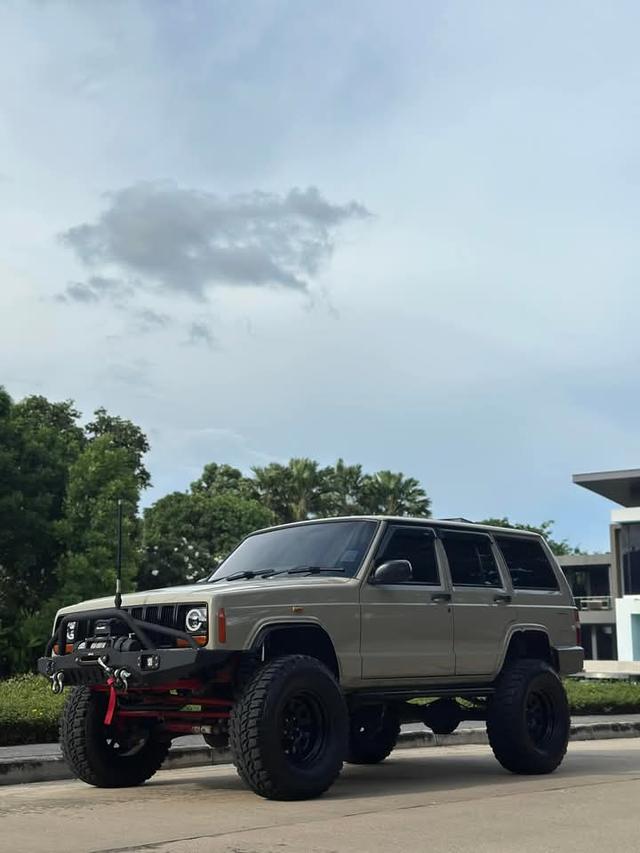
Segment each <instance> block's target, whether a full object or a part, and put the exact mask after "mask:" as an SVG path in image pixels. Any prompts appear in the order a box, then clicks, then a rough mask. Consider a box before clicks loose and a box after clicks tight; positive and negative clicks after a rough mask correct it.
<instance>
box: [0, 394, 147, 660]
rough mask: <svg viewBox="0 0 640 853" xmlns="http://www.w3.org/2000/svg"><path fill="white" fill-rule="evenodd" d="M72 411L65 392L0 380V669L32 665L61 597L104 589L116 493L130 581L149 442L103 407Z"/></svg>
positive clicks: (109, 577)
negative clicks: (83, 415)
mask: <svg viewBox="0 0 640 853" xmlns="http://www.w3.org/2000/svg"><path fill="white" fill-rule="evenodd" d="M79 418H80V413H79V412H78V411H77V410H76V409H75V408H74V406H73V404H72V403H71V402H70V401H64V402H60V403H56V402H50V401H49V400H46V399H45V398H44V397H38V396H33V397H26V398H25V399H24V400H22V401H20V402H19V403H14V402H13V401H12V400H11V398H10V397H9V395H8V394H7V393H6V392H5V391H4V390H3V389H1V388H0V673H2V672H16V671H21V670H24V669H28V668H30V667H32V666H33V664H34V662H35V658H36V657H37V655H38V654H39V653H40V652H41V650H42V648H43V646H44V643H45V641H46V639H47V637H48V636H49V633H50V630H51V625H52V622H53V618H54V615H55V611H56V610H57V608H58V606H59V605H60V604H62V603H69V602H71V601H74V600H78V599H82V598H87V597H91V596H95V595H100V594H103V593H105V592H111V591H112V589H113V586H114V581H113V576H114V563H115V557H114V543H115V518H116V500H117V498H120V497H122V498H123V499H124V500H125V507H126V512H125V543H127V544H128V545H129V550H128V553H127V554H126V555H125V556H126V557H127V559H126V560H125V574H127V573H128V578H129V580H130V586H131V583H133V578H134V576H135V573H136V557H137V548H136V541H137V539H139V524H140V522H139V520H138V518H137V506H138V499H139V493H140V488H141V487H142V486H143V485H144V484H145V483H146V482H148V473H147V472H146V470H145V469H144V465H143V463H142V456H143V454H144V452H145V451H146V449H147V448H148V444H147V442H146V438H145V436H144V434H143V433H142V432H141V431H140V429H139V428H138V427H136V426H135V425H134V424H132V423H130V422H129V421H126V420H123V419H122V418H118V417H114V416H111V415H108V414H107V413H106V411H105V410H104V409H98V410H97V411H96V413H95V420H94V421H92V422H91V423H90V424H89V425H88V426H87V427H86V429H83V428H82V426H81V425H80V424H79V423H78V420H79Z"/></svg>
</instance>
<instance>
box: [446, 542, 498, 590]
mask: <svg viewBox="0 0 640 853" xmlns="http://www.w3.org/2000/svg"><path fill="white" fill-rule="evenodd" d="M442 543H443V545H444V550H445V551H446V552H447V560H448V561H449V569H450V571H451V581H452V583H453V585H454V586H489V587H491V586H497V587H501V586H502V580H501V578H500V572H499V571H498V566H497V565H496V561H495V559H494V557H493V552H492V550H491V541H490V540H489V538H488V537H487V536H474V534H472V533H443V534H442Z"/></svg>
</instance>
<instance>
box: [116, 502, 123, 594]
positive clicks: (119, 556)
mask: <svg viewBox="0 0 640 853" xmlns="http://www.w3.org/2000/svg"><path fill="white" fill-rule="evenodd" d="M115 605H116V607H117V608H118V609H119V608H121V607H122V498H118V547H117V550H116V598H115Z"/></svg>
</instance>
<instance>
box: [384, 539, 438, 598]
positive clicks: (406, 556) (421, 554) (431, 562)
mask: <svg viewBox="0 0 640 853" xmlns="http://www.w3.org/2000/svg"><path fill="white" fill-rule="evenodd" d="M389 560H409V562H410V563H411V568H412V569H413V580H412V581H407V583H427V584H433V585H434V586H439V585H440V577H439V575H438V564H437V562H436V551H435V539H434V536H433V533H432V531H431V530H425V529H424V528H420V527H396V528H394V529H392V530H391V531H390V533H389V536H388V538H387V540H386V542H385V543H384V544H383V546H382V550H381V552H380V553H379V554H378V556H377V557H376V566H379V565H381V564H382V563H386V562H388V561H389Z"/></svg>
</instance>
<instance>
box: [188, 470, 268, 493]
mask: <svg viewBox="0 0 640 853" xmlns="http://www.w3.org/2000/svg"><path fill="white" fill-rule="evenodd" d="M191 491H192V492H193V493H194V494H208V495H222V494H224V495H236V496H237V497H239V498H253V497H255V487H254V483H253V481H252V480H250V479H249V478H248V477H244V476H243V474H242V472H241V471H239V470H238V469H237V468H234V467H233V466H232V465H218V464H217V463H216V462H210V463H209V464H208V465H205V466H204V470H203V472H202V474H201V476H200V477H199V478H198V479H197V480H196V481H195V482H193V483H191Z"/></svg>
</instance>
